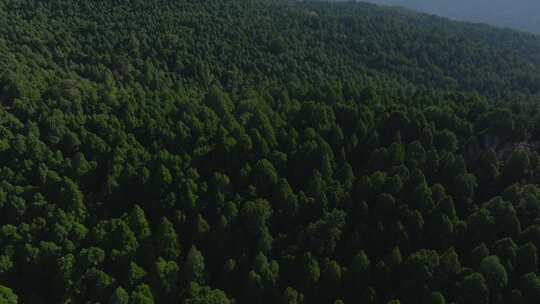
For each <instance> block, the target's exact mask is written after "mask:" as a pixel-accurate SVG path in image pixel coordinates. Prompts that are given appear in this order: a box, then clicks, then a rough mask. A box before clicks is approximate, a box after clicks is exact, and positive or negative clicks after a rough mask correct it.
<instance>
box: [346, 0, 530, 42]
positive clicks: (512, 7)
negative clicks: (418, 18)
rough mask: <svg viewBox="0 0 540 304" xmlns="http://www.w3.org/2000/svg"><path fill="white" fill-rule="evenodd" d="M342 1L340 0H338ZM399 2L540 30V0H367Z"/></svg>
mask: <svg viewBox="0 0 540 304" xmlns="http://www.w3.org/2000/svg"><path fill="white" fill-rule="evenodd" d="M338 1H339V0H338ZM363 1H365V2H371V3H377V4H387V5H399V6H402V7H407V8H410V9H414V10H418V11H421V12H425V13H430V14H436V15H439V16H445V17H448V18H452V19H456V20H463V21H470V22H482V23H487V24H491V25H496V26H501V27H511V28H515V29H519V30H522V31H528V32H531V33H537V34H540V2H538V1H536V0H512V1H508V0H453V1H447V0H363Z"/></svg>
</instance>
